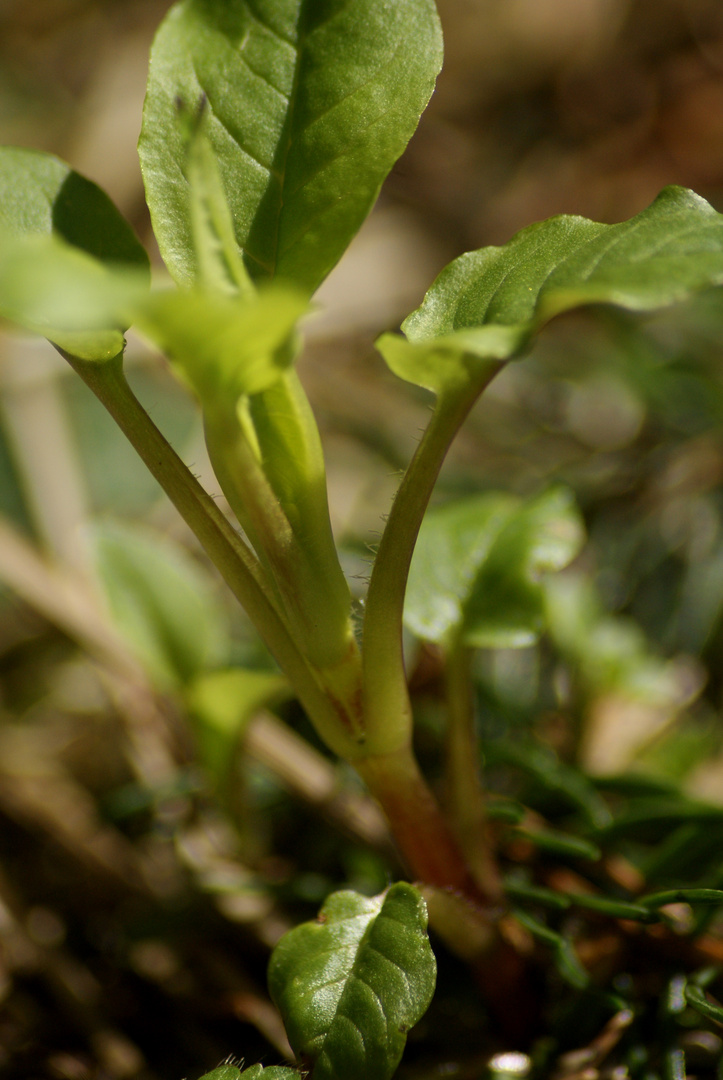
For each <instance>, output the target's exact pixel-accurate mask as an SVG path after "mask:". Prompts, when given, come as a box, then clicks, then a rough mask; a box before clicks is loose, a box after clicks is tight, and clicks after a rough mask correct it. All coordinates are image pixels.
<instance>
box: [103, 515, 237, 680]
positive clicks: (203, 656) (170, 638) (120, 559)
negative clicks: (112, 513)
mask: <svg viewBox="0 0 723 1080" xmlns="http://www.w3.org/2000/svg"><path fill="white" fill-rule="evenodd" d="M91 539H92V542H93V547H94V553H95V561H96V567H97V571H98V575H99V578H100V581H101V583H102V585H103V588H104V590H105V594H106V597H107V599H108V604H109V606H110V610H111V614H112V615H113V618H114V620H115V622H116V623H117V625H118V628H119V630H120V631H121V632H122V633H123V635H124V636H125V637H126V638H127V640H128V642H129V644H130V645H131V647H132V648H133V649H134V651H135V652H136V653H137V654H138V657H139V659H140V660H141V661H142V663H143V664H144V665H145V666H146V668H147V670H148V671H149V673H150V674H151V676H152V677H153V679H154V680H156V682H157V683H158V684H159V685H160V686H161V687H162V688H167V687H168V686H178V685H181V686H183V685H185V684H187V683H188V682H189V681H190V680H191V679H193V678H194V677H196V676H197V675H198V674H199V673H200V672H201V671H203V669H204V668H205V667H207V666H210V665H212V664H215V663H218V662H219V661H220V660H221V659H222V658H223V655H224V652H225V648H226V620H225V614H224V612H223V609H222V608H221V607H220V605H219V602H218V600H217V598H216V592H215V588H214V585H213V583H212V581H211V580H210V578H208V577H207V576H206V574H205V573H203V571H202V569H201V567H200V566H199V565H198V564H197V563H196V562H195V561H194V560H193V559H192V558H191V557H190V555H188V554H187V552H185V551H184V550H183V548H181V547H180V546H179V545H177V544H175V543H172V542H171V541H170V540H169V539H168V538H167V537H164V536H161V535H160V534H158V533H151V532H150V531H149V530H148V529H146V528H141V527H139V526H132V525H129V524H124V525H120V524H118V523H111V522H103V523H99V524H96V525H94V526H93V528H92V531H91Z"/></svg>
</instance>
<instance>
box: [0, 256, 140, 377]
mask: <svg viewBox="0 0 723 1080" xmlns="http://www.w3.org/2000/svg"><path fill="white" fill-rule="evenodd" d="M146 292H147V280H146V275H145V274H143V273H142V272H138V271H131V270H118V269H111V268H109V267H107V266H104V265H103V263H101V262H99V261H98V260H97V259H95V258H92V257H91V256H89V255H87V254H86V253H85V252H83V251H81V250H80V249H79V248H73V247H70V246H69V245H68V244H66V243H64V242H63V241H62V240H59V239H58V238H57V237H55V236H28V237H19V238H8V237H0V316H2V317H3V318H5V319H8V320H9V321H10V322H13V323H15V324H17V325H18V326H21V327H23V328H24V329H26V330H31V331H32V332H33V333H36V334H41V335H42V336H43V337H46V338H48V339H49V340H50V341H52V342H53V343H54V344H55V345H58V346H60V348H61V349H64V350H65V351H66V352H69V353H71V354H72V355H73V356H78V357H80V358H81V359H84V360H99V361H102V360H109V359H111V358H112V357H114V356H117V355H118V353H119V352H121V351H122V349H123V346H124V338H123V333H122V330H121V327H123V326H128V324H129V323H130V322H131V321H132V315H131V312H132V310H133V306H134V304H135V303H136V302H138V300H139V299H140V298H141V297H142V296H143V295H144V294H145V293H146ZM111 327H116V328H117V329H109V328H111Z"/></svg>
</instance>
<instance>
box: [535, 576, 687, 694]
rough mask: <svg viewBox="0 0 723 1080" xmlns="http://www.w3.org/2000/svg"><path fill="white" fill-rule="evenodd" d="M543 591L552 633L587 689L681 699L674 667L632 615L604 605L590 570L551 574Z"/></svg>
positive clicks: (596, 691)
mask: <svg viewBox="0 0 723 1080" xmlns="http://www.w3.org/2000/svg"><path fill="white" fill-rule="evenodd" d="M544 591H545V611H546V619H547V625H548V627H549V631H550V635H551V637H552V639H553V641H554V642H555V644H556V645H557V646H558V648H559V649H560V650H561V651H562V653H563V655H564V656H565V658H566V660H567V661H568V662H569V663H570V664H571V665H572V666H573V667H574V669H575V671H576V674H577V675H578V677H579V678H580V680H581V681H582V684H583V687H584V689H585V692H586V693H587V694H590V695H600V694H602V693H605V692H608V691H611V690H615V691H618V692H622V693H624V694H626V695H627V696H630V697H632V698H635V699H637V700H641V701H647V702H650V703H652V704H659V705H665V704H667V703H669V702H671V701H672V702H678V701H679V699H680V689H679V686H678V681H677V680H676V677H675V670H674V668H673V667H671V665H670V663H669V662H668V661H666V660H664V659H663V658H662V657H660V656H656V655H655V653H654V652H653V651H652V649H651V647H650V644H649V642H648V640H647V638H646V637H645V634H644V633H643V631H642V630H641V628H640V627H639V626H638V625H637V623H635V622H634V621H633V619H631V618H629V617H627V616H620V615H608V614H607V613H606V612H605V611H604V609H603V606H602V601H601V599H600V596H599V594H598V592H597V590H596V588H595V585H594V582H593V581H592V580H591V579H590V577H589V576H583V575H581V574H572V573H571V574H566V575H565V577H564V578H561V577H560V578H549V579H547V580H546V581H545V585H544Z"/></svg>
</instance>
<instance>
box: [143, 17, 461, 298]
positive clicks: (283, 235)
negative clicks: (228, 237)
mask: <svg viewBox="0 0 723 1080" xmlns="http://www.w3.org/2000/svg"><path fill="white" fill-rule="evenodd" d="M441 60H442V45H441V32H440V27H439V21H438V18H437V14H436V9H435V5H434V3H433V0H395V2H394V3H389V2H388V0H355V2H353V3H350V2H349V0H253V2H252V0H180V2H178V3H176V4H175V5H174V7H173V8H171V11H170V12H169V14H168V16H167V17H166V19H165V21H164V22H163V24H162V25H161V28H160V30H159V32H158V34H157V36H156V40H155V43H154V46H153V50H152V53H151V68H150V76H149V81H148V93H147V97H146V105H145V110H144V118H143V128H142V133H141V140H140V144H139V151H140V157H141V166H142V169H143V175H144V179H145V184H146V193H147V199H148V204H149V206H150V209H151V216H152V218H153V224H154V229H155V233H156V236H157V238H158V242H159V246H160V248H161V252H162V254H163V257H164V259H165V261H166V265H167V266H168V268H169V270H170V271H171V273H172V274H173V276H174V277H175V278H176V279H177V281H178V282H179V283H181V284H186V285H188V284H190V283H192V282H193V281H194V280H195V279H196V276H197V272H198V269H199V268H198V265H197V260H196V256H195V253H194V243H193V237H192V225H191V209H190V189H189V185H188V182H187V176H186V171H187V161H188V119H187V118H188V111H189V109H190V110H195V109H197V108H198V107H199V106H201V107H202V108H203V109H204V111H205V122H204V130H205V133H206V135H207V137H208V139H209V141H210V143H211V145H212V147H213V149H214V150H215V152H216V155H217V157H218V161H219V166H220V172H221V176H222V179H223V183H224V186H225V189H226V193H227V196H228V200H229V204H230V207H231V212H232V216H233V220H234V228H235V232H236V239H237V241H238V244H239V246H240V247H241V248H242V249H243V250H244V255H245V260H246V264H247V266H248V269H249V271H250V273H251V275H252V277H254V278H264V277H269V276H272V277H273V276H276V275H279V276H280V277H283V278H286V279H287V280H291V281H293V282H294V283H297V284H299V285H300V286H301V287H302V288H304V289H305V290H307V291H308V292H313V291H314V289H316V287H317V286H318V285H319V284H320V282H321V281H322V280H323V278H324V277H325V276H326V274H327V273H328V272H329V270H330V269H331V268H332V267H333V266H334V264H335V263H336V262H337V260H338V259H339V258H340V256H341V255H342V253H343V252H344V250H345V248H346V246H347V244H348V243H349V240H350V239H351V238H352V236H353V235H354V233H355V232H356V231H357V229H358V228H359V226H360V224H361V222H362V221H363V219H364V218H365V216H366V214H367V213H368V211H369V209H370V208H371V206H372V204H373V202H374V200H375V198H376V196H377V194H378V192H379V188H380V186H381V184H382V181H383V180H384V178H385V176H386V175H387V173H388V172H389V170H390V168H391V167H392V165H393V164H394V162H395V161H396V160H397V158H398V157H399V155H400V154H401V153H402V151H403V150H404V147H405V146H406V144H407V142H408V140H409V138H410V136H411V135H412V133H413V131H414V129H415V127H416V125H417V122H418V119H419V116H420V114H421V112H422V110H423V108H424V106H425V105H426V103H427V101H428V100H429V97H430V94H431V92H432V89H433V86H434V80H435V77H436V75H437V73H438V71H439V68H440V66H441Z"/></svg>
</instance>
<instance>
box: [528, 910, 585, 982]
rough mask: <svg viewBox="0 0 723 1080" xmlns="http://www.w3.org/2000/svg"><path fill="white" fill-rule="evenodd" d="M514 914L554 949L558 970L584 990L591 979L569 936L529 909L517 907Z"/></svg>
mask: <svg viewBox="0 0 723 1080" xmlns="http://www.w3.org/2000/svg"><path fill="white" fill-rule="evenodd" d="M513 915H514V917H515V919H517V921H518V922H519V923H520V924H521V925H522V926H524V928H525V929H526V930H528V931H529V932H530V933H531V934H532V936H533V937H534V938H536V939H537V940H538V941H540V942H542V944H543V945H548V946H549V947H550V948H551V949H552V951H553V956H554V959H555V966H556V967H557V970H558V971H559V972H560V974H561V975H562V977H563V978H564V979H565V980H566V981H567V982H568V983H570V985H571V986H574V987H576V988H577V989H578V990H582V989H583V988H584V987H586V986H587V985H588V983H589V981H590V978H589V976H588V973H587V971H585V968H584V967H583V966H582V964H581V963H580V961H579V959H578V957H577V953H576V952H575V949H574V947H573V945H572V942H571V941H570V940H569V939H568V938H566V937H564V936H563V935H562V934H558V933H557V932H556V931H555V930H551V929H550V927H549V926H547V925H546V924H545V923H543V922H541V921H540V920H539V919H536V918H535V916H534V915H530V913H529V912H528V911H521V910H519V909H517V908H515V909H514V910H513Z"/></svg>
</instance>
